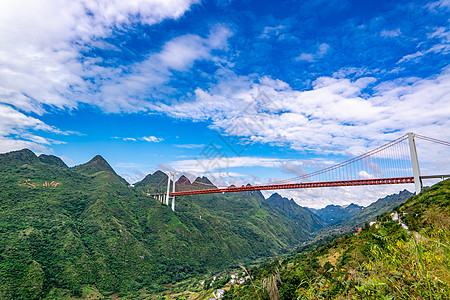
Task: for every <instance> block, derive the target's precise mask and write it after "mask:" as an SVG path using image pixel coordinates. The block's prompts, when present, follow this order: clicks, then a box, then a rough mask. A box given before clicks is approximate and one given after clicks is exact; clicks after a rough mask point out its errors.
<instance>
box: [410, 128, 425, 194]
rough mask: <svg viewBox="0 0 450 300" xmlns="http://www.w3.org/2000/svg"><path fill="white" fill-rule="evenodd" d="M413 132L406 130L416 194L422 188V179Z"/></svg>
mask: <svg viewBox="0 0 450 300" xmlns="http://www.w3.org/2000/svg"><path fill="white" fill-rule="evenodd" d="M414 137H415V134H414V133H412V132H408V141H409V150H410V153H411V162H412V169H413V174H414V185H415V186H416V195H418V194H419V193H420V191H421V190H422V179H421V178H420V167H419V157H418V156H417V148H416V141H415V139H414Z"/></svg>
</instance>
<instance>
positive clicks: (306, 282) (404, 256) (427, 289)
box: [223, 180, 450, 299]
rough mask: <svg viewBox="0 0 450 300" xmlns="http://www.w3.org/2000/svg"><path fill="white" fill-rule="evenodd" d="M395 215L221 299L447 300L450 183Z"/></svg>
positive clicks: (292, 259) (257, 273) (256, 273)
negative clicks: (397, 217)
mask: <svg viewBox="0 0 450 300" xmlns="http://www.w3.org/2000/svg"><path fill="white" fill-rule="evenodd" d="M395 212H396V213H397V214H392V213H386V214H384V215H382V216H381V217H379V218H378V219H379V220H378V221H377V223H376V224H373V225H372V226H368V225H366V227H365V228H364V229H363V230H362V231H361V232H360V233H359V234H358V235H349V236H346V237H341V238H338V239H336V240H335V241H333V242H332V243H329V244H326V245H324V246H322V247H320V248H317V249H312V250H310V251H306V252H302V253H299V254H297V255H292V256H289V257H287V258H284V259H281V260H270V261H267V262H266V263H264V264H262V265H259V266H257V267H254V268H251V269H250V270H249V273H250V274H251V276H252V277H253V279H252V281H247V282H246V283H245V284H243V285H241V286H231V288H230V289H229V290H228V291H227V292H226V293H225V297H224V298H223V299H449V297H450V296H449V295H450V181H449V180H447V181H444V182H441V183H439V184H436V185H434V186H433V187H431V188H429V189H427V190H424V191H422V193H420V194H419V195H418V196H414V197H412V198H410V199H409V200H408V201H407V202H405V203H404V204H402V205H400V206H399V207H398V208H397V209H395ZM397 215H398V216H399V217H400V219H398V220H397V219H396V216H397Z"/></svg>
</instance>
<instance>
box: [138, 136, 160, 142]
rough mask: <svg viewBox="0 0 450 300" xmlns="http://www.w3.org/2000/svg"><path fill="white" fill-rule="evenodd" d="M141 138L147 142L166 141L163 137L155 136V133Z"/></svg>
mask: <svg viewBox="0 0 450 300" xmlns="http://www.w3.org/2000/svg"><path fill="white" fill-rule="evenodd" d="M141 139H142V140H144V141H146V142H149V143H159V142H162V141H164V139H163V138H158V137H156V136H153V135H151V136H144V137H142V138H141Z"/></svg>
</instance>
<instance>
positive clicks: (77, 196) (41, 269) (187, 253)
mask: <svg viewBox="0 0 450 300" xmlns="http://www.w3.org/2000/svg"><path fill="white" fill-rule="evenodd" d="M161 180H162V181H164V180H165V182H163V185H162V186H163V188H162V189H161V190H162V191H164V190H165V186H166V184H167V175H165V174H164V173H162V172H159V171H158V172H155V173H154V174H152V175H149V176H147V177H146V178H144V180H142V181H141V182H140V183H137V184H136V185H135V187H134V188H132V187H129V185H128V183H127V182H126V181H125V180H124V179H123V178H121V177H120V176H118V175H117V174H116V173H115V172H114V170H113V169H112V168H111V166H110V165H109V164H108V163H107V162H106V161H105V160H104V159H103V158H102V157H101V156H96V157H94V158H93V159H92V160H91V161H89V162H87V163H85V164H82V165H79V166H76V167H73V168H68V167H67V166H66V165H65V164H64V163H62V161H60V160H59V159H58V158H56V157H54V156H42V155H41V156H40V157H37V156H36V155H35V154H34V153H33V152H31V151H29V150H26V149H25V150H21V151H15V152H10V153H6V154H0V299H42V298H48V299H50V298H51V299H68V298H70V297H74V296H83V297H84V296H86V295H87V293H88V292H89V291H90V292H93V293H97V295H103V296H105V295H110V294H113V293H122V294H134V295H138V294H139V293H141V292H143V293H153V292H156V291H160V290H162V289H165V288H168V286H169V285H170V284H171V283H174V282H177V281H180V280H183V279H185V278H188V277H192V276H195V275H196V274H204V273H205V272H209V271H217V270H222V269H224V268H227V267H229V266H237V265H239V264H242V263H247V262H251V261H254V260H255V259H261V258H265V257H270V256H275V255H277V254H279V253H282V252H286V251H288V249H292V247H295V246H296V245H298V244H300V243H302V242H303V241H304V240H305V239H307V238H308V236H309V230H308V229H307V228H305V227H304V226H302V225H301V224H297V223H296V221H294V220H293V219H291V218H289V217H288V216H287V215H286V214H285V213H284V212H282V211H281V210H280V209H278V208H276V207H273V206H271V205H270V204H268V203H267V202H266V201H265V199H264V197H263V196H262V194H261V193H260V192H243V193H230V194H224V195H223V194H209V195H200V196H198V195H192V196H183V197H177V198H176V212H173V211H172V210H171V209H170V208H169V207H167V206H164V205H162V204H161V203H159V202H158V201H156V200H155V199H153V198H152V197H149V196H147V195H146V194H145V192H146V191H147V189H151V188H154V187H156V186H157V185H158V183H159V182H161ZM199 181H200V182H201V183H202V184H209V183H210V182H209V180H207V178H201V179H199ZM194 183H195V182H194Z"/></svg>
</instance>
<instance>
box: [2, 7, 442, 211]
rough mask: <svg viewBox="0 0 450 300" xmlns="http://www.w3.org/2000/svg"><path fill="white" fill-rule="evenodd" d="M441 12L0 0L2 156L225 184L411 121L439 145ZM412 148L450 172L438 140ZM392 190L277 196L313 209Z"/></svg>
mask: <svg viewBox="0 0 450 300" xmlns="http://www.w3.org/2000/svg"><path fill="white" fill-rule="evenodd" d="M449 17H450V2H449V1H448V0H440V1H439V0H438V1H345V0H340V1H333V0H331V1H330V0H328V1H322V0H312V1H250V0H243V1H233V0H215V1H200V0H166V1H162V0H135V1H119V0H95V1H94V0H79V1H72V2H71V3H70V4H67V3H63V2H62V1H56V0H42V1H32V0H15V1H2V3H0V40H1V41H2V42H1V44H0V151H1V152H7V151H11V150H16V149H22V148H30V149H32V150H34V151H35V152H36V153H51V154H55V155H58V156H60V157H62V158H63V159H64V160H65V162H66V163H67V164H68V165H76V164H81V163H84V162H86V161H88V160H89V159H91V158H92V157H93V156H95V155H96V154H101V155H102V156H104V157H105V158H106V159H107V160H108V161H109V162H110V164H111V165H112V166H113V167H114V168H115V170H116V171H117V172H118V173H119V174H121V175H122V176H124V177H125V178H126V179H127V180H128V181H129V182H135V181H138V180H140V179H142V178H143V176H145V174H148V173H152V172H154V171H155V170H156V169H162V170H165V171H168V170H175V171H177V173H178V174H186V175H188V176H189V177H190V178H191V179H194V178H195V176H198V175H206V176H208V177H212V178H214V180H213V181H214V182H216V183H217V184H218V185H228V184H245V183H247V182H251V183H253V184H257V183H265V182H268V181H271V180H277V179H283V178H289V177H294V176H296V175H297V174H298V173H299V172H303V171H305V170H306V171H310V170H314V168H320V167H323V166H325V165H327V164H329V163H333V162H340V161H343V160H346V159H348V158H350V157H352V156H354V155H358V154H361V153H364V152H366V151H367V150H369V149H372V148H375V147H377V146H380V145H382V144H383V143H385V142H388V141H390V140H393V139H395V138H397V137H399V136H401V135H403V134H405V133H406V132H409V131H414V132H417V133H420V134H423V135H427V136H431V137H434V138H438V139H441V140H446V141H449V140H450V130H448V128H450V127H449V125H450V104H449V102H450V96H449V95H450V67H449V54H450V30H449ZM420 146H421V145H419V155H420V159H421V162H422V165H423V166H424V168H427V167H428V168H429V169H430V172H438V171H442V172H448V166H449V165H450V163H449V160H448V159H446V158H445V157H442V156H438V157H437V155H435V154H434V153H437V151H442V150H439V149H437V148H433V147H432V146H429V145H423V148H422V149H420ZM213 150H214V151H216V153H220V155H222V156H223V157H226V158H227V159H222V160H221V161H220V162H217V161H215V162H212V159H211V157H212V156H211V155H212V154H211V153H212V152H211V151H213ZM421 151H422V152H421ZM436 166H438V167H439V168H441V170H438V169H436ZM446 167H447V168H446ZM406 187H407V188H409V189H412V186H406ZM402 188H404V187H403V186H397V187H381V188H380V187H373V188H364V189H363V188H350V189H347V188H342V189H329V190H326V191H323V190H321V191H311V190H304V191H283V192H282V194H283V195H285V196H289V197H294V199H295V200H296V201H297V202H298V203H300V204H302V205H307V206H311V207H320V206H323V205H326V204H330V203H336V204H349V203H350V202H358V203H360V204H368V203H370V202H371V201H374V200H376V198H377V197H379V196H382V195H383V194H386V193H392V192H395V191H398V190H399V189H402Z"/></svg>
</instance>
